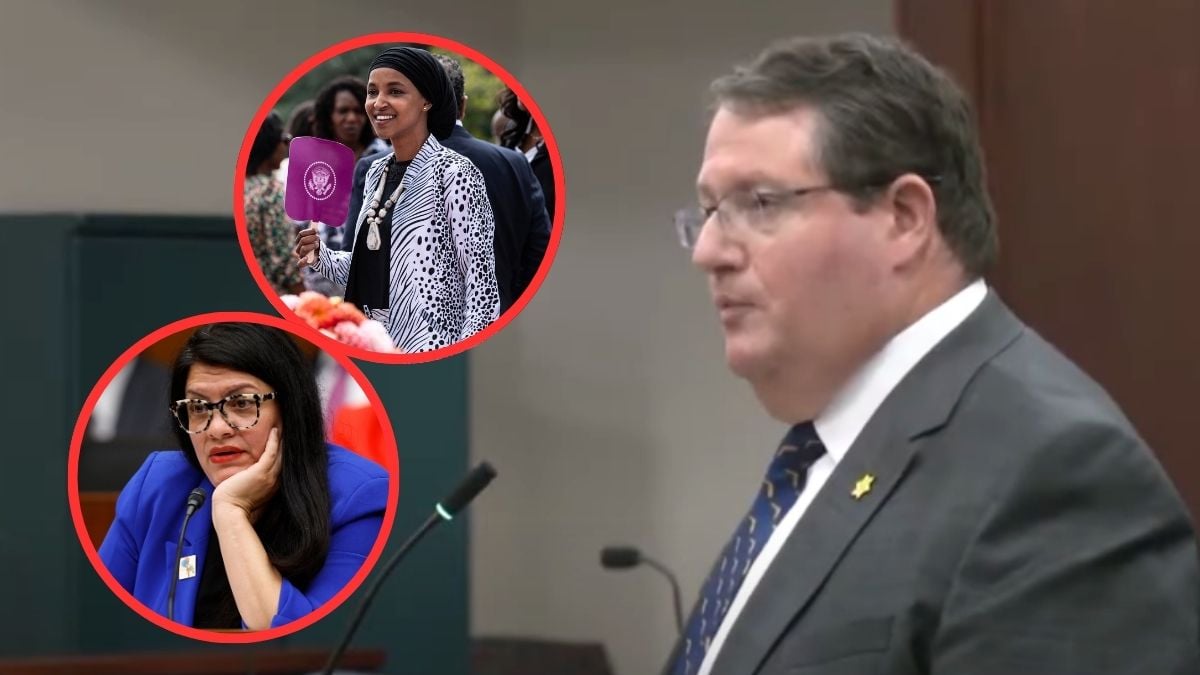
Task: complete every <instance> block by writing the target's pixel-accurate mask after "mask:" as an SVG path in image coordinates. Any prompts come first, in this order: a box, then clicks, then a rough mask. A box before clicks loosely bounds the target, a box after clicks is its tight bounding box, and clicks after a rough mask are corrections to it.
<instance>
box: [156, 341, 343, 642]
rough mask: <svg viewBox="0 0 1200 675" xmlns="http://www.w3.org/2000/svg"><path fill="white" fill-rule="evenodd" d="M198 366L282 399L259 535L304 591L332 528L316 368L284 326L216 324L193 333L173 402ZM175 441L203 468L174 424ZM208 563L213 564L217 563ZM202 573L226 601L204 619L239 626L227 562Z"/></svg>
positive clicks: (177, 370)
mask: <svg viewBox="0 0 1200 675" xmlns="http://www.w3.org/2000/svg"><path fill="white" fill-rule="evenodd" d="M197 363H203V364H205V365H209V366H222V367H225V368H230V369H233V370H239V371H242V372H244V373H249V374H250V375H253V376H254V377H257V378H258V379H260V380H262V381H263V382H266V383H267V385H268V386H270V387H271V389H272V390H273V391H275V392H276V393H277V395H278V397H277V398H276V400H275V404H276V405H277V406H279V418H280V420H281V423H282V429H281V431H282V434H281V438H280V440H281V442H282V450H283V454H282V456H281V457H280V460H281V461H282V462H283V466H282V468H281V470H280V475H279V490H278V491H277V492H276V493H275V496H273V497H272V498H271V499H270V501H268V502H267V503H266V504H265V505H264V506H263V508H262V513H261V515H260V516H259V518H258V520H257V522H255V524H254V530H255V531H256V532H257V533H258V537H259V539H260V540H261V541H262V544H263V548H265V549H266V551H267V557H268V558H269V559H270V561H271V564H272V565H274V566H275V569H277V570H279V573H280V574H281V575H283V576H284V577H285V578H286V579H287V580H288V581H290V582H292V583H293V584H295V585H298V586H303V585H304V584H306V583H307V582H308V581H310V580H311V579H312V578H313V577H314V576H315V575H316V574H317V572H319V571H320V570H321V568H322V567H323V566H324V565H325V556H326V554H328V553H329V539H330V530H331V525H330V522H329V520H330V514H329V510H330V505H329V504H330V499H329V476H328V464H329V460H328V457H327V451H326V449H325V432H324V424H323V421H322V417H321V400H320V395H319V394H318V392H317V384H316V380H315V379H314V378H313V372H312V368H311V367H310V366H309V364H308V362H307V361H306V360H305V358H304V356H303V355H302V354H301V353H300V349H299V348H298V347H297V346H296V343H295V342H293V341H292V338H291V337H290V336H289V335H288V334H287V333H285V332H283V331H281V330H279V329H278V328H272V327H269V326H262V325H259V324H253V323H214V324H210V325H207V326H204V327H202V328H200V329H199V330H197V331H196V332H195V333H193V334H192V337H191V338H190V339H188V341H187V344H186V345H184V348H183V351H181V352H180V353H179V357H178V358H177V359H176V360H175V367H174V370H173V372H172V373H171V400H172V401H177V400H179V399H182V398H186V396H185V394H184V391H185V389H186V388H187V379H188V373H189V371H190V370H191V367H192V366H193V365H194V364H197ZM175 436H176V438H178V440H179V444H180V447H181V448H183V454H184V456H185V457H187V460H188V462H190V463H191V464H192V465H193V466H195V467H196V468H197V469H200V461H199V460H198V459H197V458H196V453H195V452H193V451H191V448H192V439H191V435H190V434H188V433H187V432H186V431H184V430H183V429H181V428H180V427H179V426H178V425H175ZM212 550H215V551H218V552H219V551H220V548H219V547H217V546H213V547H210V551H212ZM218 560H219V554H218ZM209 562H213V561H212V560H211V558H210V560H209ZM204 571H205V575H206V576H207V575H208V574H213V575H215V578H214V580H213V582H214V585H215V586H216V587H217V588H219V589H220V597H221V599H220V602H219V607H218V608H209V609H207V610H206V612H205V613H206V615H207V616H210V617H212V616H217V617H221V618H222V620H221V621H219V622H218V623H220V624H221V625H230V624H232V625H237V623H238V621H239V616H238V613H237V606H236V605H235V604H234V601H233V591H232V590H230V589H229V578H228V577H227V576H226V574H225V566H224V564H223V563H222V564H215V565H209V564H206V565H205V570H204ZM199 609H200V608H197V610H199Z"/></svg>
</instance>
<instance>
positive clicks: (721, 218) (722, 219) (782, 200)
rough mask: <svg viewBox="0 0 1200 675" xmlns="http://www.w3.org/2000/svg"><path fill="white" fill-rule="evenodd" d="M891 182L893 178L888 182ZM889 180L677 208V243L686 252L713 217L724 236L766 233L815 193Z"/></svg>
mask: <svg viewBox="0 0 1200 675" xmlns="http://www.w3.org/2000/svg"><path fill="white" fill-rule="evenodd" d="M922 177H923V178H924V180H925V182H927V183H930V184H937V183H938V182H940V180H941V177H940V176H922ZM892 180H895V179H892ZM892 180H887V181H874V182H870V183H865V184H861V185H854V186H840V185H813V186H809V187H802V188H796V189H793V190H780V191H772V190H742V191H739V192H733V193H731V194H728V195H726V196H725V197H724V198H723V199H721V201H719V202H717V205H716V206H709V207H703V208H690V209H680V210H679V211H676V212H675V232H676V234H678V235H679V243H680V244H681V245H682V246H683V247H684V248H687V249H691V248H694V247H695V246H696V242H697V241H699V240H700V231H701V230H703V229H704V225H705V224H706V223H708V221H709V220H711V219H712V218H713V216H716V219H717V225H718V227H720V228H721V229H722V230H723V231H724V232H725V233H726V234H730V233H733V234H741V233H745V232H758V233H760V234H769V233H771V232H772V231H774V229H775V228H776V227H777V226H778V224H779V222H780V218H779V216H780V215H781V214H782V212H783V210H784V208H785V207H786V206H788V205H789V204H790V203H791V202H793V201H794V200H796V199H799V198H801V197H804V196H805V195H810V194H813V193H816V192H830V191H833V192H858V191H862V190H873V189H879V188H882V187H884V186H886V185H889V184H891V183H892Z"/></svg>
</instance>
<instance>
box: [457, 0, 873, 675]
mask: <svg viewBox="0 0 1200 675" xmlns="http://www.w3.org/2000/svg"><path fill="white" fill-rule="evenodd" d="M704 4H706V5H708V6H710V7H712V8H713V9H708V10H705V9H701V8H699V7H697V5H696V4H695V3H657V4H656V3H641V2H626V1H620V2H606V3H588V4H587V5H586V7H590V8H591V9H582V8H581V7H577V6H576V5H574V4H571V3H561V2H551V1H549V0H522V2H521V3H520V6H521V21H520V25H521V29H522V34H521V36H522V39H521V49H520V53H519V57H518V59H517V60H518V61H519V62H520V63H521V68H520V75H521V76H522V78H523V80H524V82H525V83H526V86H527V87H528V88H529V90H530V92H531V94H532V95H533V96H534V97H535V98H537V100H538V102H539V104H540V105H541V107H542V109H543V111H544V112H545V113H546V115H547V116H548V118H549V120H550V122H551V125H552V126H553V130H554V133H555V135H556V136H557V138H558V141H559V143H560V145H561V148H562V153H563V161H564V164H565V170H566V180H567V203H568V210H567V213H568V216H567V223H566V228H565V231H564V234H563V239H562V244H561V248H560V249H559V253H558V257H557V259H556V260H555V264H554V268H553V270H552V272H551V274H550V275H549V277H548V278H547V280H546V283H545V285H544V287H543V289H542V290H541V292H540V293H539V294H538V296H537V297H536V298H535V299H534V301H533V302H532V303H531V304H530V305H529V307H528V308H527V309H526V311H525V312H524V313H523V314H522V315H521V316H520V317H518V318H517V320H516V321H514V322H513V323H512V324H510V326H509V327H508V329H506V331H505V332H504V333H503V334H501V335H500V336H498V337H497V338H495V339H493V340H492V341H491V342H489V343H488V344H486V345H484V346H482V347H480V348H479V349H478V350H476V351H475V352H474V355H473V361H472V364H471V366H472V370H471V392H472V398H471V404H472V411H471V420H472V428H471V434H472V442H471V447H472V452H473V453H474V455H475V456H476V458H478V459H484V458H486V459H489V460H491V461H492V462H494V463H495V464H496V466H497V467H498V468H499V470H500V473H501V475H500V478H499V480H497V481H496V483H495V485H494V487H492V488H490V489H489V491H488V493H487V494H486V495H484V498H483V499H482V500H481V502H480V508H479V509H478V510H476V511H475V513H474V515H473V516H472V518H473V520H472V528H473V532H472V540H471V542H472V557H471V569H472V575H471V582H472V591H471V597H472V627H473V631H474V632H475V633H476V634H481V635H482V634H532V635H538V636H543V637H551V638H559V639H568V640H588V641H590V640H601V641H603V642H604V643H605V644H606V645H607V647H608V649H609V653H610V655H611V657H612V660H613V662H614V665H615V667H616V670H617V672H618V673H619V674H620V675H641V674H643V673H652V672H656V669H657V668H658V667H659V666H660V664H661V663H662V660H663V658H664V657H665V655H666V652H667V650H669V648H670V646H671V641H672V639H673V634H674V626H673V619H672V616H671V610H670V596H669V592H668V590H667V587H666V585H665V583H664V582H662V581H661V580H660V579H659V578H656V577H655V576H654V575H653V573H652V572H651V571H649V570H636V571H632V572H625V573H620V574H618V573H611V572H606V571H604V570H602V569H601V568H600V566H599V562H598V552H599V550H600V548H601V547H603V546H604V545H606V544H609V543H615V542H629V543H632V544H636V545H638V546H641V547H643V549H644V550H645V551H646V552H647V553H648V554H650V555H654V556H657V557H659V558H660V559H661V560H662V561H663V562H665V563H667V564H668V565H670V566H671V567H673V568H674V569H675V570H676V571H677V572H678V573H679V575H680V576H681V583H682V585H683V588H684V594H685V596H686V602H687V603H688V604H689V605H690V603H691V601H692V599H693V598H694V597H695V595H696V593H697V591H698V588H699V585H700V582H701V581H702V578H703V576H704V575H705V574H706V573H707V570H708V566H709V564H710V563H711V561H712V559H713V558H714V557H715V556H716V554H717V550H718V548H719V547H720V546H721V545H723V543H724V541H725V539H726V537H727V536H728V534H729V533H730V532H731V531H732V530H733V528H734V525H735V524H736V522H737V520H738V519H739V518H741V516H742V515H743V513H744V510H745V509H746V508H747V506H748V505H749V502H750V499H752V496H753V493H754V490H755V487H756V486H757V484H758V480H759V479H760V477H761V472H762V471H763V470H764V468H765V466H766V462H767V461H768V458H769V454H770V452H771V450H772V448H773V446H774V445H775V443H777V442H778V440H779V438H780V437H781V436H782V433H783V428H782V426H781V425H779V424H777V423H775V422H773V421H772V420H770V419H768V418H767V417H766V416H765V415H764V414H763V413H761V412H760V411H759V409H758V407H757V405H756V402H755V400H754V399H753V396H752V394H751V393H750V391H749V389H748V388H747V387H746V386H745V385H743V384H742V383H741V382H739V381H737V380H736V379H735V378H733V377H732V376H731V375H730V374H728V372H727V371H726V370H725V368H724V364H723V360H722V351H721V341H720V337H719V327H718V326H717V323H716V320H715V316H714V313H713V311H712V310H711V308H710V306H709V305H708V300H707V297H706V292H705V286H704V280H703V278H702V276H701V275H700V274H698V273H697V272H695V271H694V270H692V269H691V267H690V264H689V262H688V258H687V256H686V254H685V252H684V251H683V250H682V249H680V248H679V246H678V244H677V243H676V241H675V238H674V235H673V233H672V230H671V226H670V222H671V214H672V212H673V211H674V210H675V209H676V208H679V207H681V206H684V205H687V204H688V203H691V202H694V199H695V196H694V189H693V187H692V185H693V182H694V180H695V172H696V169H697V164H698V159H699V156H700V152H701V147H702V143H703V136H704V130H705V122H706V115H705V112H704V105H705V103H706V100H705V97H704V95H705V92H706V87H707V85H708V82H709V81H710V80H711V79H712V78H713V77H715V76H717V75H720V74H722V73H724V72H726V71H727V70H728V69H729V68H730V66H731V65H732V64H734V63H736V62H740V61H744V60H747V59H748V58H750V57H751V56H753V55H754V54H755V53H756V52H757V51H758V50H759V49H760V48H761V47H763V46H764V44H765V43H766V42H767V41H769V40H771V39H774V38H777V37H785V36H789V35H794V34H800V33H824V32H832V31H842V30H851V29H854V30H867V31H871V32H891V2H890V1H889V0H870V1H869V2H854V3H846V2H836V1H834V0H828V1H824V2H797V1H795V0H792V1H790V2H775V3H769V4H767V5H763V4H758V5H753V9H750V8H749V7H748V6H738V7H736V8H735V6H734V4H733V3H721V4H720V5H718V4H717V3H711V2H710V3H704ZM685 611H686V610H685Z"/></svg>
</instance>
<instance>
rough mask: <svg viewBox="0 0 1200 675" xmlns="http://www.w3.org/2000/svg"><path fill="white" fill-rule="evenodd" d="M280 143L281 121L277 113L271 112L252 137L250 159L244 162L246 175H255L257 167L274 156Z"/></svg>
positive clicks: (281, 133)
mask: <svg viewBox="0 0 1200 675" xmlns="http://www.w3.org/2000/svg"><path fill="white" fill-rule="evenodd" d="M282 141H283V120H281V119H280V118H279V113H277V112H275V111H274V110H272V111H271V112H270V114H268V115H267V118H266V119H264V120H263V123H262V126H261V127H259V128H258V134H256V135H255V136H254V144H253V145H251V146H250V157H249V159H248V160H247V161H246V175H247V176H251V175H254V174H255V173H257V172H258V167H260V166H262V163H263V162H265V161H267V160H268V159H270V158H271V155H274V154H275V151H276V150H277V149H278V148H279V144H280V142H282Z"/></svg>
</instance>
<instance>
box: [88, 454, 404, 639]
mask: <svg viewBox="0 0 1200 675" xmlns="http://www.w3.org/2000/svg"><path fill="white" fill-rule="evenodd" d="M326 447H327V448H328V450H329V496H330V504H331V506H332V511H331V513H330V521H331V522H330V525H331V528H332V535H331V537H330V541H329V553H328V555H327V556H326V558H325V566H324V567H322V568H321V571H320V572H318V573H317V575H316V576H315V577H313V579H312V580H311V581H310V582H308V584H306V585H305V586H303V587H298V586H296V585H293V584H292V582H291V581H289V580H288V579H287V578H284V580H283V588H282V590H281V591H280V594H279V607H278V609H277V610H276V612H275V616H274V617H273V618H272V619H271V627H272V628H274V627H276V626H281V625H283V624H285V623H288V622H290V621H295V620H296V619H298V618H300V617H302V616H304V615H306V614H308V613H309V612H311V611H313V610H314V609H316V608H317V607H320V606H321V605H322V604H324V603H325V602H326V601H327V600H329V599H330V598H332V597H333V596H334V595H335V594H336V593H337V592H338V591H340V590H341V589H342V587H343V586H345V585H346V584H347V583H348V582H349V581H350V579H351V577H353V576H354V575H355V573H357V572H358V569H359V567H361V566H362V564H363V561H365V560H366V558H367V554H368V553H370V551H371V548H372V547H373V546H374V545H375V539H376V538H377V537H378V536H379V530H380V528H381V527H382V525H383V513H384V511H385V510H386V508H387V500H388V474H387V471H385V470H384V469H383V467H381V466H379V465H378V464H376V463H374V462H372V461H370V460H369V459H366V458H363V457H360V456H358V455H356V454H354V453H352V452H350V451H349V450H346V449H344V448H340V447H338V446H336V445H332V444H326ZM196 487H200V488H203V489H204V491H205V493H206V494H208V495H209V497H210V499H207V500H205V502H204V505H203V506H201V507H200V508H199V509H197V510H196V513H195V514H193V515H192V519H191V520H190V521H188V529H187V534H186V536H185V537H184V540H183V555H184V556H185V557H186V556H189V555H195V556H196V574H195V576H192V577H190V578H188V579H180V580H179V581H178V582H177V586H176V589H175V620H176V621H178V622H179V623H182V624H184V625H188V626H190V625H192V621H193V617H194V616H195V610H196V593H197V591H198V590H199V587H200V575H201V573H202V572H203V571H204V558H205V556H206V555H207V552H208V538H209V534H210V533H211V532H212V531H213V530H212V500H211V496H212V491H213V485H212V483H211V482H209V480H208V478H207V477H205V476H204V474H203V472H201V471H200V470H199V469H197V468H195V467H193V466H192V465H191V464H190V463H188V461H187V459H186V458H185V457H184V455H183V453H182V452H180V451H178V450H171V451H166V452H154V453H151V454H150V456H149V457H148V458H147V459H146V462H145V463H144V464H142V467H141V468H140V469H138V471H137V473H136V474H134V476H133V478H131V479H130V480H129V482H128V483H126V485H125V488H124V489H123V490H121V496H120V497H119V498H118V499H117V514H116V518H115V519H114V520H113V524H112V526H111V527H110V528H109V530H108V534H107V535H106V536H105V537H104V543H102V544H101V545H100V559H101V560H102V561H103V562H104V565H105V567H107V568H108V571H109V572H110V573H112V575H113V577H115V578H116V580H117V582H118V583H120V584H121V586H123V587H124V588H125V590H127V591H129V592H130V593H131V594H133V597H135V598H137V599H138V601H139V602H141V603H142V604H144V605H146V606H147V607H149V608H150V609H152V610H154V611H155V612H158V613H159V614H162V615H163V616H166V614H167V592H168V590H169V588H170V584H171V575H172V574H173V573H175V572H176V570H175V546H176V543H177V542H178V541H179V529H180V528H181V527H182V526H183V517H184V512H185V510H186V506H187V496H188V493H189V492H191V491H192V489H193V488H196Z"/></svg>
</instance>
